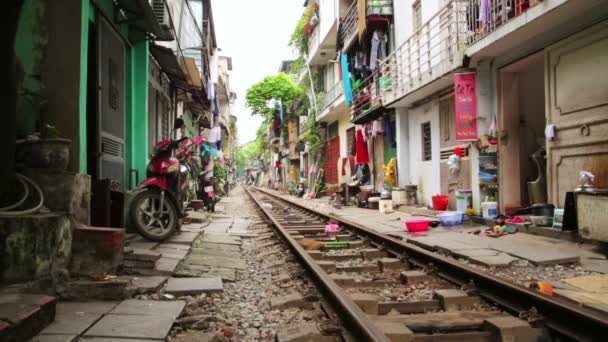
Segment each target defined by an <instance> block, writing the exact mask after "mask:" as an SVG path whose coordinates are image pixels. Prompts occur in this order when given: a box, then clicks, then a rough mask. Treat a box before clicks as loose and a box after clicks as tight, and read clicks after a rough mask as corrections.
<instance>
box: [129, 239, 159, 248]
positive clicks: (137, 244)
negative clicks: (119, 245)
mask: <svg viewBox="0 0 608 342" xmlns="http://www.w3.org/2000/svg"><path fill="white" fill-rule="evenodd" d="M139 239H140V238H139V237H138V240H134V241H130V242H129V245H128V246H129V247H131V248H133V249H154V248H155V247H157V246H158V245H160V243H158V242H149V241H144V240H139Z"/></svg>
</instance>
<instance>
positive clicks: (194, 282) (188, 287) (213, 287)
mask: <svg viewBox="0 0 608 342" xmlns="http://www.w3.org/2000/svg"><path fill="white" fill-rule="evenodd" d="M223 290H224V287H223V285H222V279H221V278H218V277H214V278H169V281H168V282H167V287H166V288H165V292H167V293H170V294H172V295H176V296H187V295H196V294H201V293H207V292H221V291H223Z"/></svg>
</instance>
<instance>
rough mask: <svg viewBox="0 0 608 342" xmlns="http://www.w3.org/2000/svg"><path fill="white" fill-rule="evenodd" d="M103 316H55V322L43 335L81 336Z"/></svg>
mask: <svg viewBox="0 0 608 342" xmlns="http://www.w3.org/2000/svg"><path fill="white" fill-rule="evenodd" d="M101 316H102V314H91V313H88V314H87V313H81V312H72V313H62V314H57V315H55V321H53V323H51V324H50V325H49V326H48V327H46V328H44V329H43V330H42V331H41V332H40V334H41V335H80V334H82V333H83V332H85V331H86V330H87V329H88V328H89V327H90V326H92V325H93V323H95V322H97V320H98V319H99V318H101Z"/></svg>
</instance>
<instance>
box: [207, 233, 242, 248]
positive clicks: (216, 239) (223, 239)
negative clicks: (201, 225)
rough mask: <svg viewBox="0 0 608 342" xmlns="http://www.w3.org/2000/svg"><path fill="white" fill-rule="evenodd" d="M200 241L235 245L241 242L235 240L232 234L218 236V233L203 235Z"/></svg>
mask: <svg viewBox="0 0 608 342" xmlns="http://www.w3.org/2000/svg"><path fill="white" fill-rule="evenodd" d="M201 242H207V243H209V242H213V243H221V244H225V245H235V246H240V245H241V244H242V243H241V241H240V240H236V239H235V237H234V236H228V235H224V236H220V235H213V236H210V235H205V236H204V237H203V239H202V240H201Z"/></svg>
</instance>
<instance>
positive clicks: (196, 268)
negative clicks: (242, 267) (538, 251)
mask: <svg viewBox="0 0 608 342" xmlns="http://www.w3.org/2000/svg"><path fill="white" fill-rule="evenodd" d="M180 268H181V269H180V270H178V271H177V273H176V275H178V276H185V277H193V276H194V277H205V278H211V277H221V278H222V281H236V270H235V269H233V268H223V267H212V266H201V265H182V266H180Z"/></svg>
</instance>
